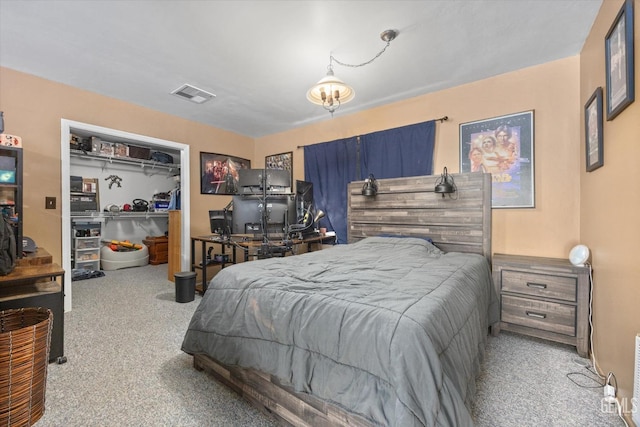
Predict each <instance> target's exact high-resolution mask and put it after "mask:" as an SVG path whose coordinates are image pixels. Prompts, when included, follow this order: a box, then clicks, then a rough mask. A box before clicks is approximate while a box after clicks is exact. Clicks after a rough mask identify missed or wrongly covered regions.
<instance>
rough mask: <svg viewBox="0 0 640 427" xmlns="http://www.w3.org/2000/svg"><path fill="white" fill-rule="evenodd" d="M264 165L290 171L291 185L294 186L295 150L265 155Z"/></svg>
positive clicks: (267, 167)
mask: <svg viewBox="0 0 640 427" xmlns="http://www.w3.org/2000/svg"><path fill="white" fill-rule="evenodd" d="M264 167H265V168H266V169H278V170H286V171H289V173H290V174H291V185H292V186H293V151H289V152H287V153H280V154H271V155H270V156H265V158H264Z"/></svg>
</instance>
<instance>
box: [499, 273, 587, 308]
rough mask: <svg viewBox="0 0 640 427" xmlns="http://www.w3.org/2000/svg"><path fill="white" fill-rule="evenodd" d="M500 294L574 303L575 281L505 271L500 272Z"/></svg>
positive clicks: (575, 295) (566, 278) (572, 278)
mask: <svg viewBox="0 0 640 427" xmlns="http://www.w3.org/2000/svg"><path fill="white" fill-rule="evenodd" d="M502 292H516V293H519V294H525V295H531V296H535V297H541V298H553V299H558V300H563V301H571V302H575V301H576V297H577V281H576V278H575V277H563V276H552V275H549V274H538V273H526V272H522V271H515V270H506V269H505V270H502Z"/></svg>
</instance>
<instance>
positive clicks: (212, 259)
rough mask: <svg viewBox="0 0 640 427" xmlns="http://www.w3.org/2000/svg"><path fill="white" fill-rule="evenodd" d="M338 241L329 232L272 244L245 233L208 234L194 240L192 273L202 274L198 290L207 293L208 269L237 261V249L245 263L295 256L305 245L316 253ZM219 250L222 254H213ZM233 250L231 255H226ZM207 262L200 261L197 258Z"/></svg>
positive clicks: (197, 285)
mask: <svg viewBox="0 0 640 427" xmlns="http://www.w3.org/2000/svg"><path fill="white" fill-rule="evenodd" d="M335 241H336V235H335V233H327V235H316V236H308V237H304V238H301V239H298V238H295V239H291V240H273V241H269V242H266V243H265V242H263V241H257V240H252V236H250V235H246V234H240V235H235V234H232V235H230V236H226V237H223V236H220V235H216V234H213V235H207V236H195V237H191V271H196V270H201V271H202V282H201V283H199V284H196V291H198V292H200V293H204V292H206V290H207V285H208V284H209V283H208V279H207V276H208V274H207V267H209V266H220V268H224V267H225V266H226V265H228V264H235V263H236V262H237V250H238V249H240V250H242V253H243V254H244V257H243V259H244V261H249V260H251V259H252V258H254V259H260V258H269V257H274V256H285V255H287V254H292V255H295V254H296V253H297V252H296V251H295V250H294V249H293V248H294V247H295V246H297V245H304V244H306V245H307V247H306V249H307V251H308V252H311V251H312V250H313V245H314V244H315V245H319V247H322V245H326V244H331V245H332V244H334V243H335ZM198 243H199V244H200V251H199V253H198V252H197V251H196V246H197V244H198ZM216 248H218V249H219V250H220V252H214V250H215V249H216ZM228 250H230V252H227V251H228ZM198 256H199V258H200V259H201V260H204V262H197V258H198Z"/></svg>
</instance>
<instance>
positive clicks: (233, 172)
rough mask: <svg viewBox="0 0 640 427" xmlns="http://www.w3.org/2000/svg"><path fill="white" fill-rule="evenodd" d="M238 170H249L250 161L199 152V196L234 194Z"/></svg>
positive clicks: (236, 187) (236, 186)
mask: <svg viewBox="0 0 640 427" xmlns="http://www.w3.org/2000/svg"><path fill="white" fill-rule="evenodd" d="M239 169H251V161H250V160H247V159H243V158H240V157H235V156H229V155H226V154H215V153H204V152H200V194H235V193H236V191H237V189H238V170H239Z"/></svg>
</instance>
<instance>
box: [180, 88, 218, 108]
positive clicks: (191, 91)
mask: <svg viewBox="0 0 640 427" xmlns="http://www.w3.org/2000/svg"><path fill="white" fill-rule="evenodd" d="M171 93H172V94H173V95H176V96H179V97H181V98H184V99H186V100H188V101H191V102H195V103H196V104H204V103H205V102H207V101H208V100H210V99H211V98H215V95H214V94H212V93H209V92H207V91H204V90H202V89H198V88H197V87H195V86H191V85H189V84H184V85H182V86H180V87H179V88H178V89H176V90H174V91H173V92H171Z"/></svg>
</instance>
